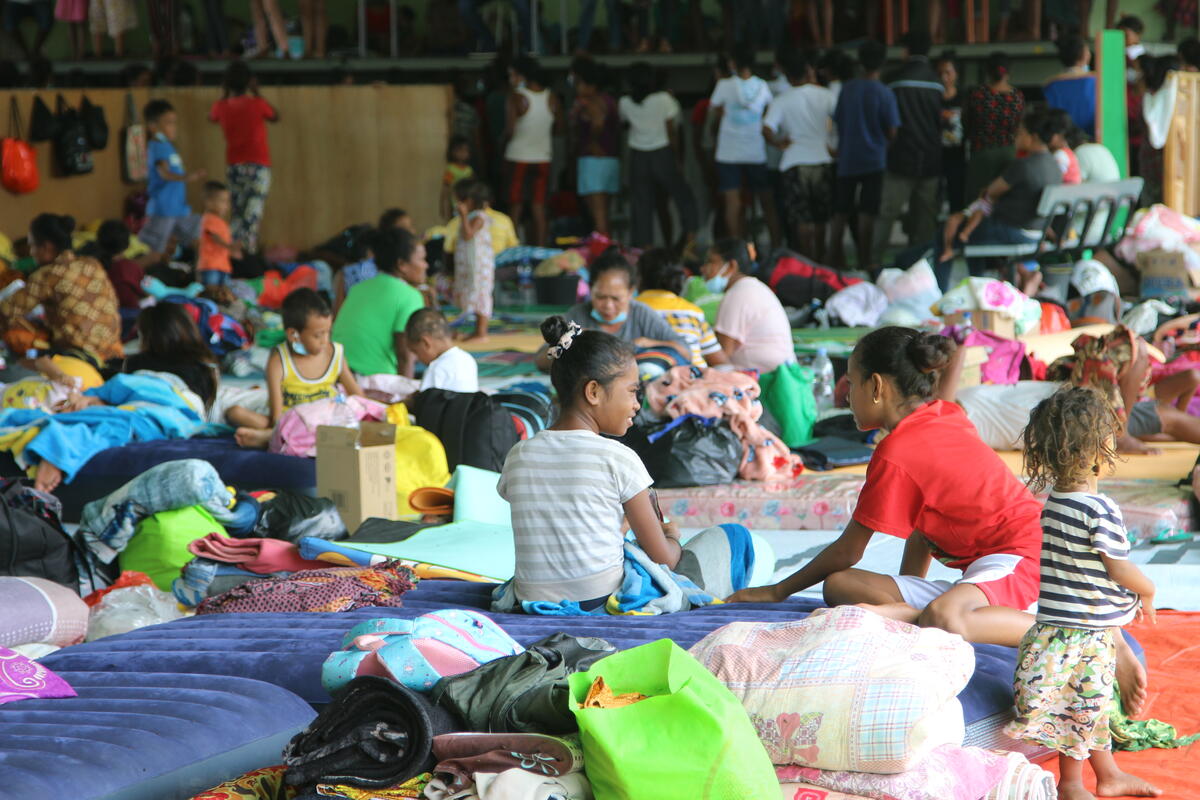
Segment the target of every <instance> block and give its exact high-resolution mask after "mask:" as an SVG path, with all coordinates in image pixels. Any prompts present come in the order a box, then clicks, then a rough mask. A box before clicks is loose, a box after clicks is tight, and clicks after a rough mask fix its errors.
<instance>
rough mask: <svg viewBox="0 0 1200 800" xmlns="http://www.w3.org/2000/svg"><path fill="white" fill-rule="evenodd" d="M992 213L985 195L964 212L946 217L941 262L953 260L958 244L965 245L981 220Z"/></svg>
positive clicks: (989, 202) (990, 204) (990, 205)
mask: <svg viewBox="0 0 1200 800" xmlns="http://www.w3.org/2000/svg"><path fill="white" fill-rule="evenodd" d="M991 213H992V203H991V201H990V200H988V199H987V195H984V196H983V197H980V198H979V199H978V200H976V201H975V202H974V203H971V205H969V206H967V207H966V208H965V209H964V210H962V211H958V212H955V213H953V214H951V215H950V216H948V217H946V226H945V229H944V230H943V232H942V259H941V260H942V261H949V260H951V259H953V258H954V251H955V249H956V248H957V247H958V243H960V242H961V243H962V244H966V243H967V239H970V238H971V232H972V231H974V230H975V229H976V228H978V227H979V223H981V222H983V218H984V217H986V216H989V215H990V214H991Z"/></svg>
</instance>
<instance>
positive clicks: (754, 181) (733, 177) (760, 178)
mask: <svg viewBox="0 0 1200 800" xmlns="http://www.w3.org/2000/svg"><path fill="white" fill-rule="evenodd" d="M717 188H718V189H720V190H721V191H722V192H737V191H740V190H742V189H749V190H750V191H752V192H767V191H770V189H771V178H770V176H769V175H768V174H767V165H766V164H725V163H722V162H720V161H718V162H717Z"/></svg>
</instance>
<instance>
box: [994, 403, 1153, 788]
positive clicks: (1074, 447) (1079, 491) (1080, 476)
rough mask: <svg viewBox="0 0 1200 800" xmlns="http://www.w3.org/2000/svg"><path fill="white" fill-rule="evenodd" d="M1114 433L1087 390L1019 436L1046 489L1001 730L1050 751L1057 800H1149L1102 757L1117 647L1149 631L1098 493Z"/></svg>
mask: <svg viewBox="0 0 1200 800" xmlns="http://www.w3.org/2000/svg"><path fill="white" fill-rule="evenodd" d="M1120 429H1121V423H1120V421H1119V419H1118V418H1117V415H1116V413H1115V412H1114V411H1113V409H1112V407H1111V406H1110V405H1109V404H1108V402H1106V401H1105V399H1104V398H1103V397H1102V396H1101V395H1100V394H1099V393H1097V392H1096V391H1094V390H1092V389H1089V388H1083V387H1071V388H1064V389H1062V390H1060V391H1058V392H1055V393H1054V394H1053V395H1051V396H1050V397H1048V398H1046V399H1045V400H1043V401H1042V402H1041V403H1039V404H1038V405H1037V407H1036V408H1035V409H1034V410H1033V414H1032V415H1031V417H1030V420H1029V426H1028V427H1027V428H1026V429H1025V434H1024V438H1025V469H1026V471H1027V472H1028V474H1029V476H1030V478H1029V484H1030V488H1031V489H1033V490H1034V491H1039V490H1041V489H1044V488H1045V487H1047V486H1050V487H1051V492H1050V496H1049V497H1048V498H1047V500H1046V505H1045V508H1044V509H1043V510H1042V558H1041V590H1040V594H1039V596H1038V611H1037V621H1036V622H1035V624H1034V625H1033V627H1032V628H1030V629H1029V632H1028V633H1026V634H1025V637H1024V638H1023V639H1022V640H1021V644H1020V652H1019V655H1018V659H1017V672H1016V677H1015V679H1014V686H1015V691H1016V701H1017V702H1016V705H1017V718H1016V719H1015V720H1013V721H1012V722H1011V723H1009V725H1008V727H1007V728H1006V729H1005V732H1006V733H1007V734H1008V735H1009V736H1011V737H1013V738H1014V739H1021V740H1023V741H1027V742H1031V743H1034V744H1038V745H1041V746H1042V747H1048V748H1051V749H1053V750H1056V751H1057V752H1058V754H1059V755H1058V757H1059V770H1060V777H1059V784H1058V796H1059V798H1060V800H1094V795H1092V794H1091V792H1089V791H1088V790H1087V789H1086V788H1085V787H1084V785H1083V762H1084V761H1085V760H1086V761H1088V762H1089V763H1090V764H1091V766H1092V771H1093V772H1095V773H1096V793H1097V794H1098V795H1100V796H1101V797H1124V796H1127V795H1131V796H1135V797H1157V796H1158V795H1161V794H1162V791H1161V790H1159V789H1157V788H1155V787H1154V786H1152V785H1151V784H1149V783H1147V782H1146V781H1144V780H1142V779H1141V778H1137V777H1135V776H1133V775H1129V774H1127V773H1125V772H1123V771H1122V770H1121V768H1120V767H1118V766H1117V763H1116V761H1115V760H1114V759H1113V755H1112V735H1111V734H1110V732H1109V714H1110V712H1111V711H1112V709H1113V708H1114V707H1115V702H1116V697H1115V694H1116V680H1117V679H1116V669H1117V640H1118V639H1119V638H1120V636H1121V630H1120V629H1121V627H1122V626H1124V625H1127V624H1128V623H1130V622H1132V621H1133V620H1134V619H1135V618H1142V617H1145V618H1146V619H1148V620H1149V621H1151V622H1153V621H1154V584H1153V583H1152V582H1151V581H1150V580H1149V579H1148V578H1147V577H1146V576H1145V575H1143V574H1142V571H1141V570H1139V569H1138V568H1137V567H1136V566H1134V565H1133V564H1132V563H1130V561H1129V537H1128V535H1127V534H1126V532H1125V524H1124V522H1123V521H1122V519H1121V509H1120V508H1119V507H1118V506H1117V504H1116V503H1114V502H1113V501H1112V499H1111V498H1109V497H1107V496H1105V495H1102V494H1098V493H1097V490H1096V481H1097V479H1098V477H1099V475H1100V473H1101V471H1102V470H1103V469H1111V467H1112V466H1113V457H1114V455H1115V454H1116V448H1115V443H1116V436H1117V434H1118V432H1119V431H1120Z"/></svg>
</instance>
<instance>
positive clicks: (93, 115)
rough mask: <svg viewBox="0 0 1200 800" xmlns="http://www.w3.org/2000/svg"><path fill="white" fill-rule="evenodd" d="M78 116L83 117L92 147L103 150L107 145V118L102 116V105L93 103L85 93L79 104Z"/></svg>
mask: <svg viewBox="0 0 1200 800" xmlns="http://www.w3.org/2000/svg"><path fill="white" fill-rule="evenodd" d="M79 116H80V117H81V118H82V119H83V127H84V129H85V130H86V131H87V141H88V144H89V145H91V147H92V149H93V150H103V149H104V148H106V147H108V120H107V119H105V117H104V106H98V105H95V104H94V103H93V102H92V101H91V100H88V97H87V95H86V94H85V95H84V96H83V101H82V102H81V103H80V104H79Z"/></svg>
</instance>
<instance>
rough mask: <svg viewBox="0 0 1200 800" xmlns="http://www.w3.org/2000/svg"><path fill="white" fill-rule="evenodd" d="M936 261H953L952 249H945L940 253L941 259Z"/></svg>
mask: <svg viewBox="0 0 1200 800" xmlns="http://www.w3.org/2000/svg"><path fill="white" fill-rule="evenodd" d="M938 260H939V261H953V260H954V248H953V247H947V248H946V249H945V250H943V251H942V257H941V258H940V259H938Z"/></svg>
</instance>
